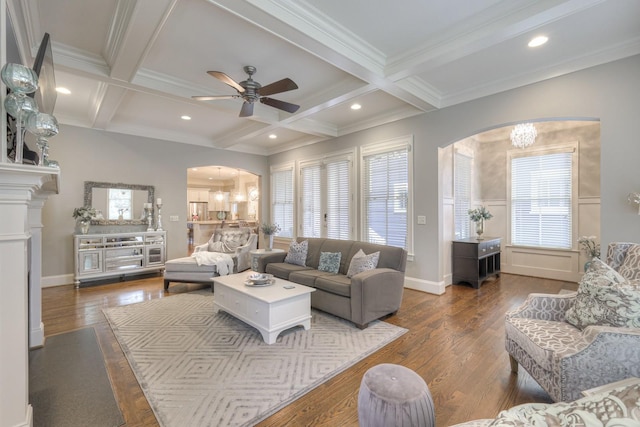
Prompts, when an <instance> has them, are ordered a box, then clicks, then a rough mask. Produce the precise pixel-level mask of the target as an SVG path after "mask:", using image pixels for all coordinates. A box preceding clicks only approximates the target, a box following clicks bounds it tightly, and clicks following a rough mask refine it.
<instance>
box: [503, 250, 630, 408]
mask: <svg viewBox="0 0 640 427" xmlns="http://www.w3.org/2000/svg"><path fill="white" fill-rule="evenodd" d="M639 279H640V244H633V243H612V244H610V245H609V248H608V251H607V264H605V263H604V262H602V261H600V260H599V259H598V258H594V259H593V262H592V265H591V267H590V268H589V270H588V271H587V273H586V274H585V275H584V277H583V278H582V280H581V282H580V286H579V289H578V291H577V292H573V293H569V294H558V295H548V294H531V295H529V297H528V298H527V300H526V301H525V302H524V304H523V305H522V306H521V307H519V308H517V309H516V310H514V311H511V312H509V313H507V314H506V319H505V334H506V340H505V347H506V350H507V352H508V353H509V357H510V361H511V369H512V371H513V372H514V373H517V372H518V364H519V365H521V366H522V367H523V368H524V369H525V370H526V371H527V372H529V374H530V375H531V376H532V377H533V378H534V379H535V380H536V381H537V382H538V384H540V386H542V388H543V389H545V390H546V391H547V392H548V393H549V395H550V396H551V398H552V399H553V400H554V401H571V400H575V399H577V398H579V397H580V396H581V394H580V393H581V391H583V390H586V389H590V388H593V387H597V386H600V385H603V384H608V383H611V382H614V381H618V380H622V379H625V378H628V377H632V376H635V377H640V280H639Z"/></svg>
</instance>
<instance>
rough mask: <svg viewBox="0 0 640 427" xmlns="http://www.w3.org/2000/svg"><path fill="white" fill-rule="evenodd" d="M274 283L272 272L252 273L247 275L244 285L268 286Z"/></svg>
mask: <svg viewBox="0 0 640 427" xmlns="http://www.w3.org/2000/svg"><path fill="white" fill-rule="evenodd" d="M274 283H276V279H274V278H273V274H265V273H253V274H250V275H248V276H247V280H246V281H245V282H244V284H245V285H246V286H270V285H273V284H274Z"/></svg>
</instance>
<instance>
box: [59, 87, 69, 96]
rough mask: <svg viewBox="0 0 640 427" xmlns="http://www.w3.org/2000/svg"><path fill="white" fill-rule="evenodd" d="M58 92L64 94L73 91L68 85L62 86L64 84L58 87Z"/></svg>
mask: <svg viewBox="0 0 640 427" xmlns="http://www.w3.org/2000/svg"><path fill="white" fill-rule="evenodd" d="M56 92H58V93H61V94H63V95H71V91H70V90H69V89H67V88H66V87H62V86H59V87H57V88H56Z"/></svg>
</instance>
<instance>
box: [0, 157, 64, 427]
mask: <svg viewBox="0 0 640 427" xmlns="http://www.w3.org/2000/svg"><path fill="white" fill-rule="evenodd" d="M59 180H60V170H59V169H57V168H50V167H41V166H29V165H16V164H12V163H0V292H1V294H2V298H0V384H2V387H0V420H2V425H8V426H20V427H22V426H24V427H27V426H31V425H32V423H33V419H32V408H31V405H30V404H29V363H28V360H29V346H30V341H31V340H32V339H34V340H35V341H38V340H43V339H44V333H43V332H42V333H40V332H41V331H42V329H43V328H42V322H41V320H40V319H41V310H42V308H41V296H40V293H41V289H40V281H41V273H42V268H41V263H42V258H41V252H42V239H41V235H42V234H41V229H42V224H41V212H42V206H43V205H44V201H45V200H46V198H47V197H48V196H50V195H52V194H57V193H58V192H59V182H60V181H59ZM29 273H30V274H31V280H30V281H29ZM29 297H31V299H32V305H31V307H29V304H30V303H29ZM30 311H31V312H32V313H30ZM30 320H31V322H30ZM30 323H38V324H37V325H33V324H32V325H30ZM39 335H42V338H40V336H39ZM32 344H33V345H42V342H40V343H39V344H38V343H37V342H36V343H32Z"/></svg>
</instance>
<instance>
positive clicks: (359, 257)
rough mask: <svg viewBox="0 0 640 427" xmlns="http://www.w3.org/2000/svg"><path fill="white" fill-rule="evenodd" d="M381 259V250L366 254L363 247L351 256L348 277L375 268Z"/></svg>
mask: <svg viewBox="0 0 640 427" xmlns="http://www.w3.org/2000/svg"><path fill="white" fill-rule="evenodd" d="M379 259H380V251H378V252H373V253H371V254H369V255H367V254H365V253H364V251H363V250H362V249H360V250H359V251H358V252H356V254H355V255H354V256H353V258H351V263H349V270H348V271H347V277H348V278H351V277H352V276H354V275H356V274H358V273H362V272H363V271H367V270H373V269H374V268H376V267H377V266H378V260H379Z"/></svg>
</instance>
